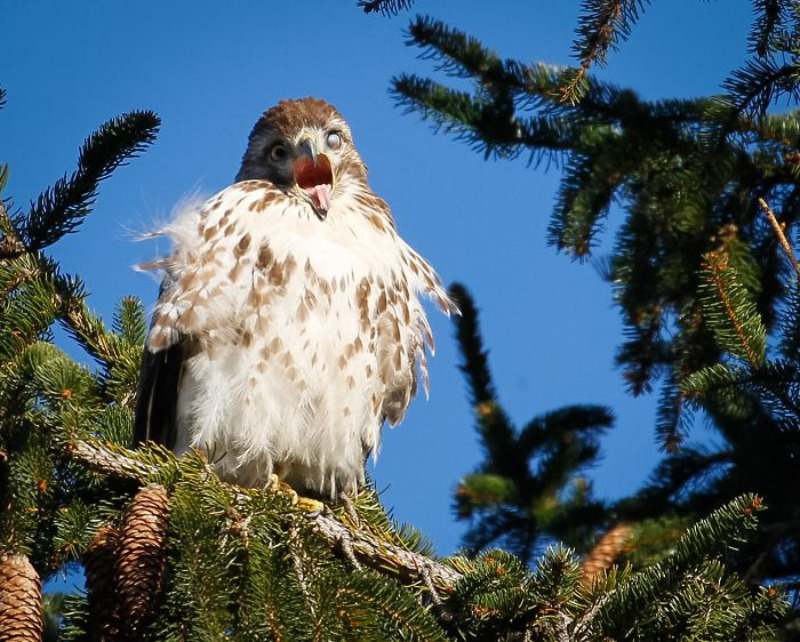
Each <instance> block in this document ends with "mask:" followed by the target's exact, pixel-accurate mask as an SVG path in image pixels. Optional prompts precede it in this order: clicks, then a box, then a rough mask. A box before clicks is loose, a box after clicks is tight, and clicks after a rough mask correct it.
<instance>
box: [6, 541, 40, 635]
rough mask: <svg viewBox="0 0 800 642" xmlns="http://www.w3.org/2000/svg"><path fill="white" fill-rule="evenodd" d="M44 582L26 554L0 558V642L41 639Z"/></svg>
mask: <svg viewBox="0 0 800 642" xmlns="http://www.w3.org/2000/svg"><path fill="white" fill-rule="evenodd" d="M41 588H42V584H41V581H40V580H39V574H38V573H37V572H36V570H35V569H34V568H33V566H32V565H31V563H30V561H29V560H28V558H27V557H26V556H25V555H4V556H3V557H2V558H0V642H12V641H13V642H40V641H41V639H42V591H41Z"/></svg>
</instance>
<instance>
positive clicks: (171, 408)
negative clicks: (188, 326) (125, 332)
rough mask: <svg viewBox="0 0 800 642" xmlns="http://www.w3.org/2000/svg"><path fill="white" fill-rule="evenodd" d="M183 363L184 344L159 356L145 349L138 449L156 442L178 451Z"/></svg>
mask: <svg viewBox="0 0 800 642" xmlns="http://www.w3.org/2000/svg"><path fill="white" fill-rule="evenodd" d="M183 362H184V358H183V344H182V343H181V342H178V343H175V344H173V345H171V346H169V347H168V348H166V349H164V350H159V351H157V352H153V351H152V350H150V349H148V348H145V349H144V356H143V357H142V370H141V374H140V377H139V389H138V393H137V394H138V396H137V401H136V420H135V424H134V438H133V445H134V446H138V445H139V444H143V443H144V442H146V441H153V442H156V443H159V444H162V445H164V446H166V447H167V448H170V449H172V448H174V447H175V443H176V441H177V424H176V417H177V407H178V406H177V401H178V388H179V386H180V381H181V375H182V373H183Z"/></svg>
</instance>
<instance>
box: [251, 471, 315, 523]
mask: <svg viewBox="0 0 800 642" xmlns="http://www.w3.org/2000/svg"><path fill="white" fill-rule="evenodd" d="M266 489H267V490H270V491H272V492H273V493H278V494H280V495H284V496H285V497H288V498H289V501H290V502H291V504H292V506H297V507H298V508H299V509H300V510H302V511H303V512H305V513H312V514H316V513H321V512H323V511H324V510H325V504H323V503H322V502H321V501H319V500H316V499H311V498H310V497H302V496H300V495H298V494H297V491H296V490H295V489H294V488H292V487H291V486H289V484H287V483H286V482H285V481H283V480H282V479H281V478H280V477H278V476H277V475H276V474H274V473H273V474H272V475H270V476H269V481H268V482H267V485H266Z"/></svg>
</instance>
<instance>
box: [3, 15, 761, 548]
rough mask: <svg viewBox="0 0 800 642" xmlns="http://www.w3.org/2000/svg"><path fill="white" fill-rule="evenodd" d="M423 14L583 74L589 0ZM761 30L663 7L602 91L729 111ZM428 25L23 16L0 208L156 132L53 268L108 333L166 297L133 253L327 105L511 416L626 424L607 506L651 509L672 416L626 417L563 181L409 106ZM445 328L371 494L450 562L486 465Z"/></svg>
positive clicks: (607, 72) (17, 32) (7, 49)
mask: <svg viewBox="0 0 800 642" xmlns="http://www.w3.org/2000/svg"><path fill="white" fill-rule="evenodd" d="M300 7H302V10H300V9H299V8H300ZM415 11H418V12H420V13H425V14H429V15H431V16H434V17H436V18H440V19H442V20H444V21H445V22H446V23H448V24H450V25H452V26H454V27H457V28H460V29H462V30H465V31H467V32H468V33H470V34H472V35H475V36H477V37H478V38H479V39H481V40H482V41H483V42H484V43H485V44H486V45H488V46H490V47H492V48H494V49H495V50H496V51H497V52H498V53H499V54H500V55H502V56H504V57H516V58H519V59H521V60H523V61H531V62H532V61H543V62H549V63H556V64H562V65H563V64H570V63H571V62H572V61H571V58H570V46H571V42H572V37H573V29H574V27H575V25H576V21H577V16H578V11H579V2H577V0H569V1H568V0H562V1H561V2H549V1H544V0H528V1H526V2H522V1H519V2H513V1H501V0H498V1H497V2H493V3H487V2H478V1H477V0H474V1H473V0H469V1H468V0H462V1H460V2H457V3H455V2H448V1H446V0H418V1H417V3H416V5H415ZM750 14H751V3H750V2H748V1H746V0H725V1H724V2H710V3H709V2H698V1H697V0H670V2H661V3H654V4H653V6H650V7H648V9H647V12H646V13H645V14H644V16H643V18H642V20H641V22H640V24H639V25H638V26H637V27H636V28H635V29H634V32H633V36H632V38H631V39H630V41H629V42H627V43H625V44H623V45H622V48H621V51H620V52H618V53H616V54H613V55H612V56H611V58H610V61H609V66H608V68H607V69H604V70H601V71H600V72H599V74H600V76H601V77H603V78H605V79H608V80H612V81H614V82H616V83H617V84H620V85H622V86H627V87H630V88H633V89H635V90H637V91H638V92H640V94H641V95H643V96H644V97H646V98H653V99H654V98H661V97H663V98H666V97H676V96H682V97H687V96H697V95H705V94H710V93H714V92H716V91H718V89H719V84H720V83H721V81H722V80H723V79H724V78H725V76H726V74H727V73H728V72H729V71H730V70H731V69H733V68H735V67H736V66H737V65H738V64H739V63H740V62H741V60H743V58H744V56H745V53H746V52H745V40H746V34H747V30H748V28H749V25H750V19H751V15H750ZM412 16H413V12H412V13H405V14H401V15H400V16H398V17H394V18H384V17H380V16H365V15H363V14H362V13H361V11H360V10H359V9H358V8H357V7H356V3H355V0H352V1H347V0H339V1H337V2H333V1H332V0H327V1H326V0H307V1H305V2H303V3H291V2H283V3H277V2H268V1H267V0H261V1H259V2H243V1H241V2H230V3H219V2H208V1H207V0H197V1H195V2H193V3H187V2H180V3H178V2H176V3H159V2H155V1H152V0H147V1H145V2H137V3H131V2H120V1H117V0H115V1H108V2H104V3H99V2H91V3H90V2H85V3H84V2H77V1H65V0H59V1H56V0H42V1H39V2H16V3H13V2H6V3H4V7H3V44H4V48H3V49H4V52H3V59H2V60H3V69H2V73H0V85H2V86H3V87H4V88H5V89H6V90H7V92H8V95H7V106H6V108H5V109H4V110H2V111H1V112H0V162H7V163H9V164H10V166H11V178H10V181H9V185H8V187H7V188H6V190H5V192H4V194H3V196H5V197H13V198H14V199H15V201H16V202H17V204H19V205H22V206H24V205H26V204H27V202H28V200H30V199H32V198H35V197H36V195H37V194H38V193H39V192H40V191H41V190H42V189H44V188H46V187H47V186H49V185H50V184H52V183H53V182H54V181H55V180H56V179H57V178H58V177H60V176H61V175H62V174H63V173H64V172H69V171H72V169H73V168H74V164H75V159H76V153H77V149H78V147H79V146H80V144H81V142H82V141H83V139H84V138H85V137H86V136H88V135H89V134H90V133H91V132H92V131H94V130H95V129H96V128H97V127H98V126H99V125H100V124H101V123H103V122H104V121H106V120H107V119H109V118H111V117H114V116H116V115H118V114H120V113H123V112H125V111H129V110H132V109H151V110H154V111H156V112H158V114H159V115H160V116H161V118H162V121H163V123H162V130H161V134H160V136H159V138H158V140H157V141H156V143H155V144H154V145H153V146H152V147H151V148H150V149H149V150H148V151H147V152H146V153H145V154H144V155H143V156H142V157H141V158H139V159H136V160H134V161H132V162H131V163H130V165H129V166H127V167H124V168H121V169H120V170H119V171H117V172H116V173H115V175H114V176H113V177H112V178H111V179H110V180H109V181H107V182H106V183H104V184H103V185H102V186H101V190H100V198H99V199H98V201H97V206H96V208H95V212H94V213H93V214H92V215H91V217H90V218H89V219H88V220H87V221H86V224H85V225H84V226H83V228H82V229H81V230H80V232H79V233H77V234H75V235H73V236H70V237H68V238H67V239H65V240H64V241H63V242H61V243H60V244H59V245H58V246H56V247H55V248H53V250H52V253H53V255H54V256H56V257H57V258H58V259H59V260H60V261H61V262H62V266H63V268H64V269H65V270H67V271H69V272H74V273H78V274H80V275H81V276H82V277H83V278H84V279H85V281H86V283H87V285H88V289H89V291H90V293H91V296H90V299H89V303H90V305H91V306H92V307H93V308H94V309H95V310H97V311H98V312H100V313H101V314H102V315H104V316H105V317H106V318H109V317H110V315H111V312H112V310H113V308H114V305H115V303H116V302H117V301H118V300H119V298H120V297H122V296H123V295H126V294H134V295H136V296H139V297H141V298H142V299H143V300H144V301H145V303H146V304H147V305H148V306H152V304H153V303H154V301H155V297H156V294H157V283H155V282H154V281H153V280H152V279H151V278H150V277H148V276H146V275H142V274H139V273H136V272H134V271H133V269H132V266H133V265H134V264H135V263H138V262H142V261H145V260H147V259H150V258H152V257H153V256H155V255H156V254H158V253H159V252H163V251H165V250H166V249H167V248H166V246H165V245H163V242H162V243H161V245H159V243H158V242H148V243H141V242H135V241H134V237H135V236H136V234H138V233H140V232H142V231H146V230H150V229H153V228H154V227H156V226H157V225H158V224H159V222H162V221H164V220H165V219H167V218H168V217H169V215H170V211H171V209H172V207H173V206H174V205H175V203H176V202H177V201H178V200H179V199H180V198H181V197H183V196H184V195H186V194H187V193H191V192H194V191H198V190H199V191H201V192H203V193H207V194H211V193H213V192H215V191H217V190H219V189H221V188H223V187H225V186H226V185H228V184H230V183H231V182H232V178H233V176H234V174H235V172H236V170H237V169H238V164H239V159H240V157H241V154H242V152H243V150H244V146H245V143H246V140H247V135H248V133H249V131H250V128H251V127H252V125H253V123H254V122H255V120H256V119H257V118H258V116H259V114H260V113H261V112H262V111H263V110H264V109H265V108H266V107H268V106H270V105H272V104H274V103H275V102H277V101H279V100H281V99H283V98H288V97H301V96H306V95H314V96H317V97H320V98H324V99H326V100H328V101H329V102H331V103H332V104H334V105H336V106H337V107H338V108H339V110H340V111H341V112H342V113H343V114H344V115H345V117H346V118H347V119H348V121H349V123H350V125H351V127H352V129H353V132H354V136H355V140H356V144H357V145H358V147H359V149H360V151H361V154H362V156H363V158H364V159H365V161H366V162H367V164H368V166H369V168H370V179H371V183H372V186H373V188H374V189H375V191H376V192H377V193H379V194H380V195H381V196H382V197H384V198H385V199H386V200H387V201H388V203H389V204H390V205H391V207H392V210H393V212H394V214H395V217H396V219H397V221H398V227H399V229H400V232H401V234H402V235H403V236H404V237H405V238H406V240H408V241H409V242H410V243H411V245H413V246H414V247H415V248H417V249H418V250H419V251H420V252H421V253H422V254H423V255H424V256H425V257H426V258H427V259H428V260H429V261H430V262H431V263H432V264H433V265H434V266H435V267H436V268H437V270H438V271H439V273H440V274H441V275H442V277H443V278H444V279H445V281H447V282H451V281H454V280H459V281H462V282H464V283H466V284H467V285H468V287H469V288H470V289H471V290H472V292H473V294H474V296H475V297H476V300H477V303H478V305H479V307H480V308H481V310H482V317H481V322H482V327H483V332H484V338H485V341H486V344H487V346H488V347H489V349H490V351H491V352H490V363H491V366H492V369H493V372H494V375H495V383H496V387H497V389H498V391H499V393H500V398H501V401H502V403H503V404H504V405H505V406H506V408H507V409H508V410H509V412H510V413H511V415H512V417H513V418H514V419H515V420H516V421H517V422H518V423H520V424H522V423H524V422H526V421H527V420H528V419H530V418H531V417H533V416H534V415H535V414H538V413H541V412H545V411H548V410H552V409H555V408H558V407H560V406H563V405H565V404H572V403H595V404H605V405H608V406H610V407H611V408H612V409H613V410H614V412H615V413H616V416H617V424H616V427H615V428H614V429H613V430H612V431H611V432H610V433H609V435H608V436H607V437H606V439H605V440H604V442H603V446H604V459H603V462H602V464H601V465H600V466H598V467H597V468H596V469H595V470H593V471H592V474H591V476H592V478H593V480H594V483H595V488H596V490H597V492H598V493H599V494H600V495H601V496H606V497H618V496H621V495H623V494H626V493H629V492H632V491H634V490H635V489H636V488H637V487H638V485H639V484H640V483H641V482H642V481H643V479H644V478H645V477H646V476H647V474H648V472H649V471H650V469H651V468H652V466H653V465H654V464H655V462H656V461H657V457H658V448H657V445H656V443H655V436H654V432H653V423H654V406H655V399H654V398H652V397H650V398H640V399H633V398H631V397H630V396H628V395H627V394H626V393H625V392H624V387H623V382H622V379H621V376H620V374H619V372H618V371H616V370H615V369H614V367H613V355H614V350H615V347H616V346H617V344H618V343H619V341H620V339H621V324H620V322H619V316H618V313H617V312H616V310H614V308H613V306H612V301H611V292H610V289H609V287H608V286H607V285H606V284H604V283H603V282H602V281H601V279H600V277H599V276H598V275H597V273H596V272H595V270H594V269H593V268H592V267H591V265H589V264H577V263H573V262H571V261H570V260H569V259H568V258H567V257H565V256H562V255H558V254H556V252H555V251H554V250H553V248H551V247H548V246H547V245H546V243H545V232H546V228H547V223H548V220H549V217H550V212H551V210H552V205H553V199H554V195H555V190H556V187H557V184H558V178H559V176H558V171H557V170H556V169H554V168H551V169H550V170H549V171H547V172H546V171H545V168H544V167H541V168H538V169H535V168H531V167H527V166H526V165H525V162H524V161H514V162H495V161H489V162H486V161H484V160H483V159H482V157H480V156H479V155H477V154H475V153H473V152H472V151H471V150H470V149H469V148H468V147H466V146H465V145H463V144H461V143H458V142H455V141H453V140H451V139H449V138H447V137H446V136H443V135H437V134H434V133H433V132H432V131H431V129H430V128H429V127H428V126H427V125H426V124H424V123H421V122H420V121H419V119H418V117H417V116H415V115H413V114H412V115H408V114H404V113H403V111H402V110H401V109H398V108H397V107H395V106H394V104H393V101H392V99H391V97H390V96H389V94H388V87H389V79H390V77H391V76H392V75H394V74H396V73H400V72H418V73H422V74H434V73H435V72H434V69H433V65H432V64H431V63H430V61H425V60H419V59H417V57H416V56H417V52H416V51H415V50H413V49H410V48H408V47H406V46H405V44H404V42H405V35H404V33H403V30H404V28H405V26H406V25H407V24H408V21H409V19H410V18H411V17H412ZM437 77H439V78H440V79H441V78H442V77H441V76H437ZM618 214H619V213H618V212H617V213H616V217H615V213H612V218H611V220H610V221H609V228H611V229H613V228H614V227H615V225H616V223H617V222H618V220H619V216H618ZM608 241H610V237H606V243H604V244H603V246H601V248H600V249H599V252H598V256H601V255H602V254H603V251H604V249H605V250H607V249H608V247H609V242H608ZM430 316H431V319H432V322H433V329H434V332H435V335H436V338H437V344H438V350H437V354H436V357H435V359H433V360H432V363H431V364H430V365H431V382H432V387H431V399H430V401H429V402H427V403H426V402H425V401H424V398H423V397H422V396H420V397H419V398H418V399H417V400H416V402H415V403H414V404H412V408H411V411H410V413H409V415H408V417H407V419H406V420H405V422H404V423H403V425H401V426H400V427H399V428H397V429H395V430H392V431H389V430H387V431H385V433H384V435H385V436H384V446H383V450H382V453H381V456H380V458H379V460H378V465H377V468H376V469H375V470H374V471H373V475H374V477H375V479H376V480H377V484H378V486H379V488H381V489H386V492H385V494H384V499H385V502H386V504H387V505H388V506H391V507H393V508H394V515H395V516H396V517H397V518H398V519H400V520H402V521H408V522H411V523H413V524H415V525H416V526H418V527H419V528H421V529H422V530H423V531H424V532H426V533H427V534H428V535H429V536H430V537H431V538H432V539H433V541H434V543H435V544H436V546H437V548H438V551H439V552H440V553H441V554H448V553H451V552H453V551H454V550H455V548H456V547H457V545H458V540H459V537H460V535H461V532H462V531H463V525H461V524H457V523H455V522H454V520H453V518H452V515H451V512H450V497H451V494H452V491H453V489H454V488H455V485H456V484H457V482H458V479H459V478H460V476H461V475H463V474H465V473H467V472H469V471H470V470H471V469H472V468H473V467H474V466H475V465H476V464H477V462H478V461H479V459H480V453H479V449H478V446H477V442H476V439H475V435H474V432H473V428H472V418H471V410H470V408H469V406H468V403H467V399H466V396H465V387H464V384H463V382H462V379H461V376H460V373H459V372H458V370H457V354H456V350H455V344H454V340H453V330H452V327H451V325H450V323H449V322H448V321H447V320H445V319H444V318H442V317H441V316H440V315H439V314H438V313H437V312H436V311H435V310H433V309H431V310H430Z"/></svg>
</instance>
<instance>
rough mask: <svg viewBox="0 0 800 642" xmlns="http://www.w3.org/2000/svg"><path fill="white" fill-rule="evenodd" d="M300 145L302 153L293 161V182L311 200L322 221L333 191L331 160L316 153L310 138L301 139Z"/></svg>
mask: <svg viewBox="0 0 800 642" xmlns="http://www.w3.org/2000/svg"><path fill="white" fill-rule="evenodd" d="M300 147H301V148H302V150H303V154H302V156H300V157H299V158H298V159H297V160H296V161H295V162H294V182H295V183H296V185H297V187H299V188H300V189H301V190H302V191H303V192H304V193H305V195H306V197H307V198H308V199H309V200H310V201H311V205H312V207H313V208H314V212H316V214H317V216H319V218H320V220H322V221H324V220H325V217H326V216H327V215H328V210H329V209H330V207H331V192H332V191H333V168H332V167H331V161H330V159H329V158H328V157H327V156H326V155H325V154H320V153H318V152H317V148H316V146H315V145H314V143H313V142H312V141H310V140H304V141H302V142H301V143H300Z"/></svg>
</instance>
